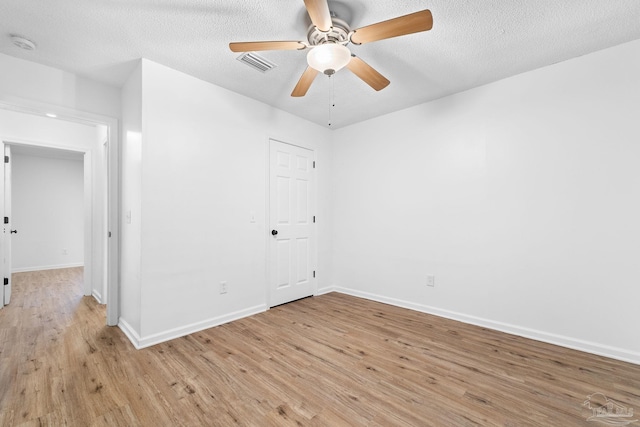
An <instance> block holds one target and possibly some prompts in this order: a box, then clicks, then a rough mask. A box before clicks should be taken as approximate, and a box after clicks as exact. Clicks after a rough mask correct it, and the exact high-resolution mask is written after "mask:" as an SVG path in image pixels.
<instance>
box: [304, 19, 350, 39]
mask: <svg viewBox="0 0 640 427" xmlns="http://www.w3.org/2000/svg"><path fill="white" fill-rule="evenodd" d="M332 21H333V26H332V27H331V29H330V30H329V31H327V32H323V31H320V30H319V29H318V27H316V26H315V25H311V26H310V27H309V31H307V40H308V41H309V45H310V46H318V45H321V44H325V43H339V44H347V43H349V31H351V30H350V29H349V25H347V23H346V22H344V21H343V20H342V19H338V18H332Z"/></svg>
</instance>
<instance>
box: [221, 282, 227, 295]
mask: <svg viewBox="0 0 640 427" xmlns="http://www.w3.org/2000/svg"><path fill="white" fill-rule="evenodd" d="M226 293H227V282H220V294H226Z"/></svg>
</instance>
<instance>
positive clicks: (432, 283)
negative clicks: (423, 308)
mask: <svg viewBox="0 0 640 427" xmlns="http://www.w3.org/2000/svg"><path fill="white" fill-rule="evenodd" d="M427 286H429V287H431V288H433V287H435V286H436V276H432V275H429V276H427Z"/></svg>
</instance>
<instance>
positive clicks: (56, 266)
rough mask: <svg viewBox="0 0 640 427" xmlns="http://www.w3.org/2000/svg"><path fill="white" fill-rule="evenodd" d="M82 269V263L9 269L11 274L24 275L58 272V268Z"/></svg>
mask: <svg viewBox="0 0 640 427" xmlns="http://www.w3.org/2000/svg"><path fill="white" fill-rule="evenodd" d="M74 267H84V263H82V262H81V263H72V264H59V265H41V266H38V267H21V268H13V269H11V273H26V272H29V271H42V270H58V269H60V268H74Z"/></svg>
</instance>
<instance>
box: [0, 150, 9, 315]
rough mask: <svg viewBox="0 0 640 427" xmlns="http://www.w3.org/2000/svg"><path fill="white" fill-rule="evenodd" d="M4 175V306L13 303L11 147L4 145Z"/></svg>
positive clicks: (2, 186)
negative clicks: (8, 160)
mask: <svg viewBox="0 0 640 427" xmlns="http://www.w3.org/2000/svg"><path fill="white" fill-rule="evenodd" d="M4 156H5V157H4V174H3V180H2V181H3V183H2V184H3V185H1V186H0V187H1V188H2V189H1V190H0V191H2V203H3V207H4V209H3V216H4V218H3V219H4V221H3V224H2V225H3V233H2V236H1V238H2V261H3V262H2V273H3V274H2V277H3V278H4V286H3V288H4V292H3V304H1V305H7V304H9V302H10V301H11V235H12V232H11V220H12V218H11V163H10V162H7V159H11V146H10V145H9V144H4Z"/></svg>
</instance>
